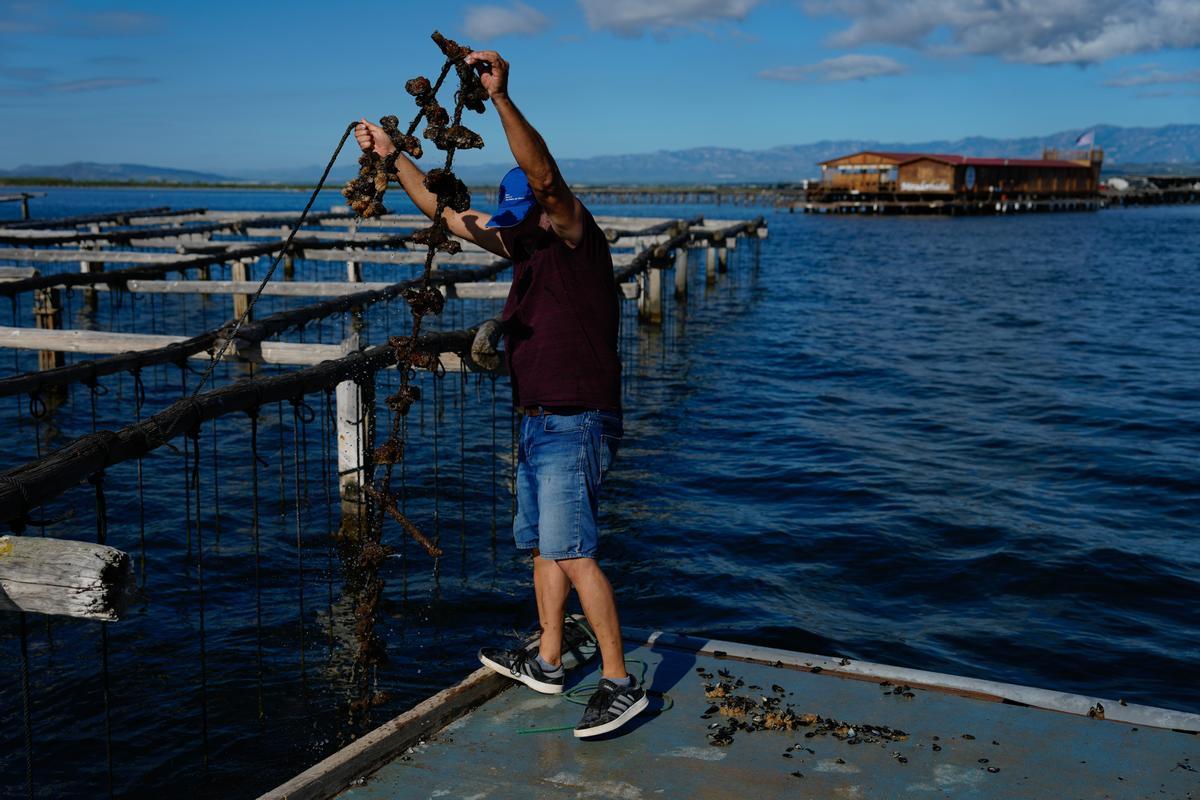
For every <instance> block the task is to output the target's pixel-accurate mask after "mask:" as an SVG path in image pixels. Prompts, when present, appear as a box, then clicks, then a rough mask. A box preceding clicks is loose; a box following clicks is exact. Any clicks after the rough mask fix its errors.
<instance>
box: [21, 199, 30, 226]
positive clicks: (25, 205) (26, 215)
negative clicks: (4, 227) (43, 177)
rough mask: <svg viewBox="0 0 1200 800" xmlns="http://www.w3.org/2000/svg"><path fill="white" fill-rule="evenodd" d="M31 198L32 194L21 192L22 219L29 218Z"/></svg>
mask: <svg viewBox="0 0 1200 800" xmlns="http://www.w3.org/2000/svg"><path fill="white" fill-rule="evenodd" d="M29 198H30V195H28V194H26V193H24V192H22V193H21V219H23V220H28V219H29Z"/></svg>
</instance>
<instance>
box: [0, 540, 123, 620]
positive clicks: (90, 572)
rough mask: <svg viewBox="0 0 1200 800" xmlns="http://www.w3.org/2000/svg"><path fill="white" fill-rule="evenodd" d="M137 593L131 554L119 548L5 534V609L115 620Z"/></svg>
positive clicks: (0, 566) (0, 579)
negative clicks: (135, 592)
mask: <svg viewBox="0 0 1200 800" xmlns="http://www.w3.org/2000/svg"><path fill="white" fill-rule="evenodd" d="M134 591H135V587H134V580H133V569H132V566H131V563H130V559H129V556H128V554H126V553H123V552H122V551H120V550H117V549H116V548H114V547H107V546H105V545H102V544H92V543H90V542H76V541H70V540H66V539H45V538H41V537H36V538H34V537H25V536H0V611H26V612H32V613H37V614H57V615H62V616H68V617H82V618H85V619H96V620H102V621H105V622H112V621H114V620H117V619H120V617H121V614H122V613H124V611H125V608H126V607H127V606H128V605H129V601H130V600H131V599H132V598H133V596H134Z"/></svg>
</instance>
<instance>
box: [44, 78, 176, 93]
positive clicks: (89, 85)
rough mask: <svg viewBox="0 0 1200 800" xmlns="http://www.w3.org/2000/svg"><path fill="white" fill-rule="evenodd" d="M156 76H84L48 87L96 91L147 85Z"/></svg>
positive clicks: (48, 87)
mask: <svg viewBox="0 0 1200 800" xmlns="http://www.w3.org/2000/svg"><path fill="white" fill-rule="evenodd" d="M154 82H155V80H154V78H84V79H82V80H77V81H64V82H62V83H52V84H50V85H49V86H47V87H46V88H47V89H49V90H50V91H53V92H95V91H98V90H100V89H123V88H125V87H126V86H145V85H146V84H148V83H154Z"/></svg>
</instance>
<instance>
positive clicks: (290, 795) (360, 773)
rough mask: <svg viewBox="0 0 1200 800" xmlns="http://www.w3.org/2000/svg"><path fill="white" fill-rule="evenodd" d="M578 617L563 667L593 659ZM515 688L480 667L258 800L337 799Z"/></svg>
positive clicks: (532, 642)
mask: <svg viewBox="0 0 1200 800" xmlns="http://www.w3.org/2000/svg"><path fill="white" fill-rule="evenodd" d="M573 619H574V621H575V622H576V624H574V625H568V626H566V628H565V630H564V631H563V648H564V653H563V666H564V667H566V668H567V669H573V668H575V667H576V666H578V665H579V664H580V663H582V662H583V661H585V660H586V659H587V658H588V657H589V654H586V653H584V652H583V651H582V650H581V647H582V646H583V645H584V644H585V642H586V638H587V634H586V633H585V632H584V630H583V628H582V626H581V625H579V624H578V620H579V619H580V618H579V616H578V615H574V616H573ZM536 647H537V638H536V637H534V638H531V639H529V640H527V641H526V642H525V649H526V650H528V651H530V652H533V650H534V648H536ZM513 685H515V684H514V683H513V681H511V680H509V679H508V678H505V677H503V676H501V675H499V674H497V673H495V672H493V671H492V670H490V669H487V668H486V667H484V668H480V669H477V670H475V671H474V672H472V673H471V674H470V675H468V676H467V677H466V678H465V679H464V680H463V681H461V682H459V683H457V684H455V685H454V686H451V687H450V688H448V689H443V690H442V691H440V692H438V693H437V694H435V695H434V696H433V697H430V698H429V699H427V700H424V701H422V702H421V703H418V704H417V705H415V706H413V708H412V709H410V710H409V711H406V712H405V713H403V714H401V715H400V716H398V717H396V718H394V719H392V720H389V721H388V722H385V723H384V724H383V725H381V726H379V727H378V728H376V729H375V730H373V731H371V732H370V733H368V734H366V735H365V736H363V737H362V738H360V739H357V740H355V741H354V742H353V743H352V744H350V745H348V746H346V747H344V748H342V749H341V750H339V751H337V752H336V753H334V754H333V755H331V756H329V757H328V758H326V759H324V760H323V761H321V762H319V763H317V764H315V765H313V766H312V767H309V768H308V769H306V770H305V771H304V772H302V773H300V774H299V775H297V776H296V777H294V778H292V779H291V780H290V781H288V782H287V783H285V784H283V785H282V786H277V787H276V788H274V789H272V790H271V791H269V792H266V793H265V794H263V795H261V796H259V798H258V800H326V798H330V797H333V796H334V795H336V794H337V793H338V792H340V791H342V790H343V789H345V788H346V787H348V786H350V784H351V782H352V781H354V780H356V779H358V778H361V777H365V776H367V775H369V774H371V773H372V772H374V771H375V770H377V769H379V768H380V767H381V766H383V765H384V764H385V763H387V762H388V761H390V760H391V759H392V758H394V757H395V756H397V755H399V754H400V753H402V752H404V750H405V748H407V747H410V746H411V745H414V744H416V743H417V742H418V741H420V740H421V739H423V738H425V737H427V736H429V735H430V734H431V733H433V732H434V731H437V730H440V729H442V728H444V727H445V726H447V725H449V724H450V723H451V722H453V721H454V720H456V719H458V718H459V717H461V716H462V715H464V714H466V713H467V712H468V711H470V710H471V709H473V708H476V707H477V706H479V705H482V704H483V703H484V702H486V701H488V700H490V699H491V698H493V697H495V696H496V695H498V694H499V693H500V692H502V691H504V690H505V689H507V688H509V687H511V686H513Z"/></svg>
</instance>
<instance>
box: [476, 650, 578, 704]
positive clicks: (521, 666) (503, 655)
mask: <svg viewBox="0 0 1200 800" xmlns="http://www.w3.org/2000/svg"><path fill="white" fill-rule="evenodd" d="M479 661H480V662H481V663H482V664H483V665H484V666H485V667H487V668H488V669H491V670H494V671H495V672H499V673H500V674H501V675H504V676H506V677H509V678H515V679H517V680H519V681H520V682H521V683H523V684H525V685H526V686H528V687H529V688H530V689H533V690H534V691H538V692H541V693H542V694H561V693H562V690H563V676H564V675H565V674H566V671H565V670H564V669H563V668H562V665H561V664H560V665H559V667H558V669H557V670H554V671H552V672H546V671H545V670H544V669H542V667H541V665H540V664H538V662H537V659H536V658H534V657H533V655H532V654H531V653H529V652H528V651H527V650H524V649H517V650H504V649H501V648H499V647H485V648H483V649H482V650H480V651H479Z"/></svg>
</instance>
